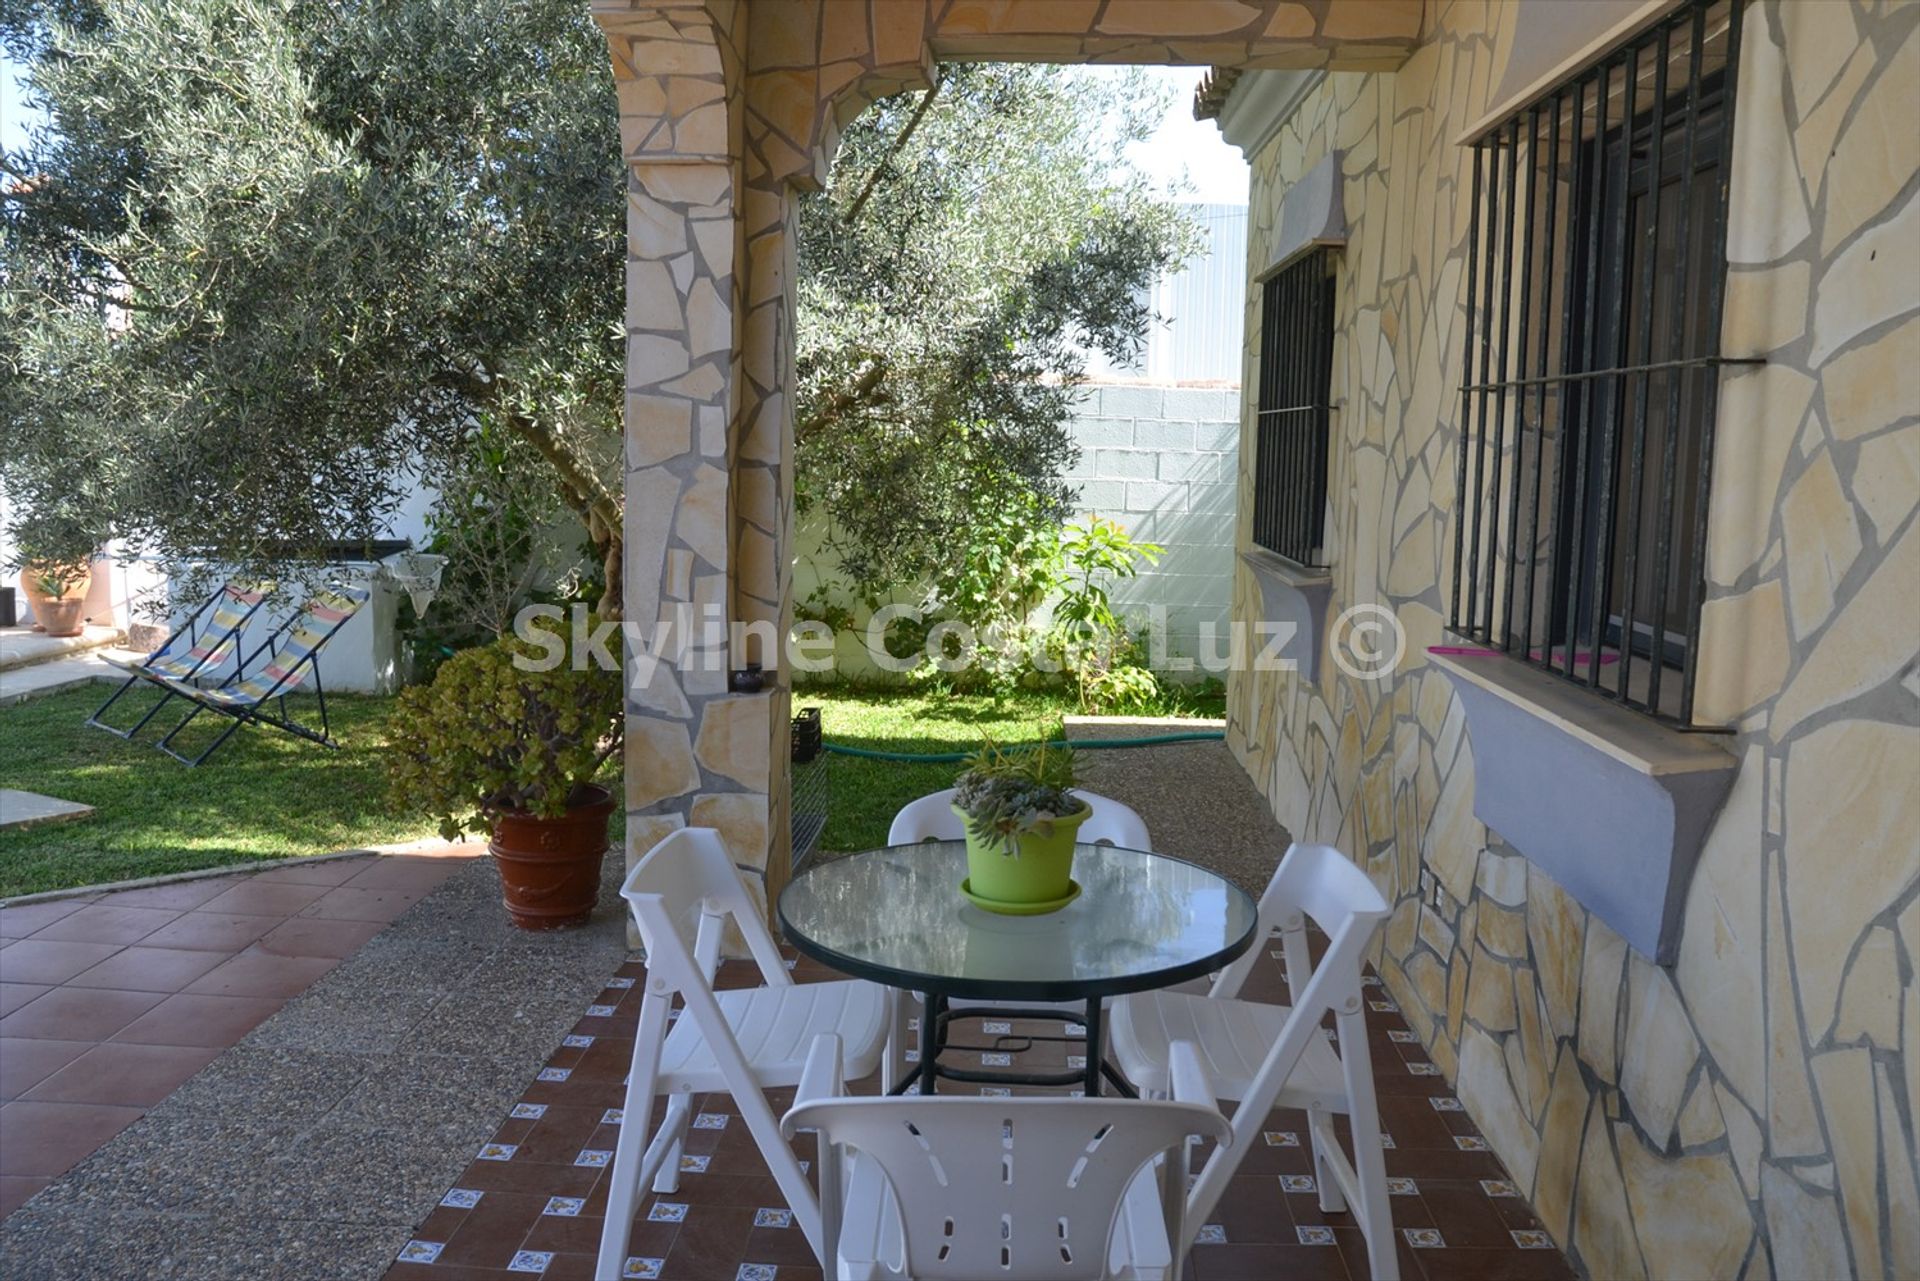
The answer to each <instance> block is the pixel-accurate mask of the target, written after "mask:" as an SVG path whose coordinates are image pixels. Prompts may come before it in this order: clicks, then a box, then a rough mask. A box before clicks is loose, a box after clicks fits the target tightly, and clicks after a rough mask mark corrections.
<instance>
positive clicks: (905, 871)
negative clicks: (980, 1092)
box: [778, 841, 1257, 1095]
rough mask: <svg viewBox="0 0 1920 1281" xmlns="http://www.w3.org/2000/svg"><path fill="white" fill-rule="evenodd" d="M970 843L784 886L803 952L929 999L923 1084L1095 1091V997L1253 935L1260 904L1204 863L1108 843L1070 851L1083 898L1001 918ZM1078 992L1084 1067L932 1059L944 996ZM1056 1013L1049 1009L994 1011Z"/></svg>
mask: <svg viewBox="0 0 1920 1281" xmlns="http://www.w3.org/2000/svg"><path fill="white" fill-rule="evenodd" d="M966 875H967V848H966V843H965V842H964V841H923V842H921V843H919V844H917V845H893V846H887V847H884V848H882V849H876V850H868V851H866V852H865V853H862V854H851V855H848V856H846V857H844V858H838V859H834V860H832V861H830V862H823V863H816V864H814V865H813V866H811V867H809V868H807V869H806V870H805V871H803V872H802V873H801V874H800V875H798V876H796V877H795V878H794V879H793V880H792V881H791V882H789V883H788V885H787V887H786V889H785V890H783V891H782V892H781V894H780V901H779V904H778V914H779V919H780V926H781V929H782V931H783V932H784V933H785V934H786V936H787V939H788V940H789V941H790V942H791V943H792V944H793V945H794V947H795V948H797V949H799V950H800V951H801V952H802V953H804V954H805V955H807V956H810V957H812V958H813V959H814V960H816V961H819V962H821V963H822V964H824V965H828V966H831V967H833V968H834V969H836V970H839V971H841V972H842V973H846V974H851V975H853V976H855V977H856V978H864V979H870V980H872V981H874V982H877V983H884V984H886V985H888V986H889V987H898V988H906V989H910V990H912V991H915V992H919V993H922V994H923V995H924V996H925V997H926V1009H925V1012H924V1014H923V1025H922V1038H921V1042H922V1045H921V1056H920V1063H919V1065H918V1067H917V1068H916V1070H915V1073H914V1075H913V1077H910V1078H909V1079H910V1080H913V1079H917V1080H918V1082H919V1085H920V1089H921V1090H922V1092H924V1093H931V1092H932V1090H933V1082H934V1078H935V1077H936V1076H946V1077H949V1078H951V1079H955V1080H962V1081H972V1080H978V1081H995V1080H1013V1081H1015V1082H1017V1083H1022V1084H1049V1085H1054V1084H1069V1083H1079V1082H1081V1081H1082V1080H1084V1083H1085V1088H1086V1091H1087V1093H1088V1094H1089V1095H1093V1094H1097V1093H1099V1090H1100V1079H1101V1076H1102V1073H1103V1071H1104V1072H1105V1075H1106V1076H1107V1077H1108V1079H1109V1080H1113V1081H1114V1082H1115V1084H1116V1085H1120V1086H1121V1088H1123V1089H1124V1088H1125V1086H1124V1083H1123V1082H1121V1081H1120V1080H1119V1078H1118V1076H1117V1074H1116V1073H1114V1072H1113V1071H1112V1069H1111V1068H1107V1067H1106V1066H1105V1064H1104V1061H1103V1057H1102V1054H1101V1050H1102V1047H1103V1042H1102V1037H1101V1025H1102V1021H1103V1020H1102V1018H1101V1008H1100V1007H1101V1002H1102V1000H1104V999H1105V998H1107V997H1110V996H1118V995H1121V994H1123V993H1127V992H1144V991H1149V990H1151V989H1154V988H1162V987H1170V986H1172V985H1173V984H1175V983H1180V982H1183V981H1185V980H1187V979H1190V978H1194V977H1196V976H1198V975H1203V974H1207V973H1209V972H1211V971H1213V970H1217V969H1219V968H1220V967H1221V966H1223V965H1225V964H1227V963H1228V962H1229V961H1232V960H1233V959H1234V958H1235V957H1237V956H1239V955H1240V954H1241V953H1242V952H1244V951H1246V950H1247V948H1248V947H1250V946H1252V944H1253V937H1254V925H1255V921H1256V919H1257V912H1256V909H1255V906H1254V902H1253V899H1252V898H1251V897H1249V896H1248V894H1247V893H1246V891H1244V890H1242V889H1241V888H1240V887H1239V886H1237V885H1234V884H1233V883H1232V882H1231V881H1228V880H1226V879H1225V878H1224V877H1221V876H1218V875H1216V874H1215V873H1213V872H1210V871H1208V870H1207V869H1205V868H1203V867H1198V866H1196V865H1194V864H1192V863H1188V862H1185V861H1183V860H1181V859H1177V858H1170V857H1168V856H1167V855H1164V854H1153V853H1148V852H1146V851H1144V850H1126V849H1119V848H1116V847H1114V846H1111V845H1078V846H1075V847H1074V858H1073V879H1074V880H1075V881H1076V882H1077V883H1078V884H1079V886H1080V891H1081V892H1080V896H1079V897H1078V898H1076V899H1075V900H1074V901H1073V902H1071V903H1069V904H1067V906H1065V907H1063V908H1061V909H1060V910H1059V911H1057V912H1051V913H1048V914H1046V915H1044V916H1001V915H998V914H996V913H993V912H988V911H985V910H983V909H981V908H978V907H975V906H974V905H973V904H972V903H970V902H968V901H967V900H966V899H965V898H963V897H962V896H961V894H960V882H961V881H962V880H963V879H965V877H966ZM953 997H964V998H969V999H973V1000H1015V1001H1022V1000H1025V1001H1084V1002H1085V1003H1086V1017H1085V1019H1084V1024H1085V1028H1086V1038H1087V1056H1086V1057H1087V1063H1086V1069H1085V1072H1084V1074H1080V1073H1075V1074H1073V1075H1071V1076H1064V1075H1058V1076H1048V1077H1045V1078H1041V1077H1034V1076H1025V1077H1016V1076H1010V1075H1008V1074H987V1073H978V1072H971V1071H963V1070H960V1069H955V1068H948V1067H941V1066H938V1065H937V1061H938V1057H939V1051H940V1049H942V1048H944V1045H945V1029H946V1022H947V1019H948V1018H949V1012H948V1011H947V1009H946V1003H947V1000H948V999H949V998H953ZM993 1013H995V1014H1003V1013H1004V1014H1005V1015H1008V1016H1012V1017H1021V1016H1026V1017H1041V1018H1046V1017H1053V1018H1058V1017H1059V1015H1058V1013H1057V1012H1048V1011H1039V1012H1037V1013H1036V1012H1034V1011H1013V1010H1008V1011H998V1010H995V1011H993Z"/></svg>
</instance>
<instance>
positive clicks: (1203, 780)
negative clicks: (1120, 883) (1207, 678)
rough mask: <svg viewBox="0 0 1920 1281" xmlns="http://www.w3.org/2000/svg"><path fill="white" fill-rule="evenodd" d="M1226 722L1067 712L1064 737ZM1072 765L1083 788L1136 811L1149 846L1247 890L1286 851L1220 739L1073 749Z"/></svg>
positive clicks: (1260, 885)
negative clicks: (1148, 836)
mask: <svg viewBox="0 0 1920 1281" xmlns="http://www.w3.org/2000/svg"><path fill="white" fill-rule="evenodd" d="M1225 728H1226V722H1225V721H1209V720H1164V719H1158V718H1138V717H1096V716H1069V717H1068V718H1067V738H1068V740H1069V741H1075V742H1077V741H1081V740H1085V739H1100V738H1147V737H1151V736H1153V735H1156V734H1172V733H1183V732H1186V731H1190V730H1220V729H1225ZM1079 771H1080V781H1081V782H1082V783H1083V784H1085V785H1086V787H1087V788H1088V790H1090V791H1094V792H1098V793H1100V794H1101V795H1103V796H1111V797H1113V798H1114V799H1115V800H1117V801H1124V802H1126V803H1127V804H1128V805H1131V806H1132V807H1133V808H1134V809H1136V810H1138V811H1139V812H1140V817H1141V818H1143V819H1145V820H1146V822H1147V830H1148V831H1150V832H1152V833H1153V838H1154V845H1155V847H1156V848H1158V849H1159V850H1161V851H1162V852H1164V853H1167V854H1175V855H1178V856H1179V857H1181V858H1184V859H1189V860H1191V861H1193V862H1195V863H1199V864H1201V865H1202V866H1205V867H1209V868H1212V869H1213V870H1214V871H1217V872H1219V873H1220V874H1221V875H1223V876H1226V877H1228V878H1229V879H1230V880H1232V881H1234V882H1235V883H1236V884H1238V885H1239V886H1241V887H1242V888H1243V889H1245V890H1246V891H1247V892H1248V893H1249V894H1253V895H1255V896H1258V895H1259V894H1260V892H1261V891H1262V890H1264V889H1266V887H1267V880H1268V878H1270V877H1271V876H1272V875H1273V869H1274V868H1275V867H1276V866H1278V864H1279V862H1280V856H1281V855H1282V854H1284V853H1285V852H1286V849H1287V843H1288V841H1289V839H1290V838H1289V837H1288V835H1287V832H1286V829H1285V828H1283V827H1281V826H1280V824H1279V823H1278V822H1276V821H1275V820H1274V817H1273V813H1272V811H1270V810H1269V809H1268V808H1267V803H1266V801H1265V800H1264V799H1262V797H1261V795H1260V793H1259V792H1258V791H1256V790H1255V789H1254V786H1253V780H1251V779H1249V778H1248V777H1247V774H1246V771H1245V770H1243V769H1241V768H1240V764H1239V762H1238V761H1236V760H1234V759H1233V753H1231V752H1229V751H1228V750H1227V745H1226V744H1225V743H1222V742H1200V743H1166V744H1162V745H1159V746H1155V747H1129V748H1120V749H1115V750H1089V751H1084V752H1082V753H1080V761H1079Z"/></svg>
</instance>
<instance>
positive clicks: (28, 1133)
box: [0, 1101, 142, 1177]
mask: <svg viewBox="0 0 1920 1281" xmlns="http://www.w3.org/2000/svg"><path fill="white" fill-rule="evenodd" d="M141 1112H142V1109H140V1108H120V1107H102V1106H100V1105H98V1104H93V1103H26V1102H19V1101H16V1102H13V1103H0V1174H13V1175H28V1176H41V1177H52V1176H56V1175H61V1174H65V1173H66V1172H67V1171H68V1170H70V1169H72V1168H73V1167H74V1166H75V1165H76V1164H77V1163H78V1162H79V1161H80V1160H81V1159H82V1158H84V1157H85V1156H86V1155H87V1154H88V1153H90V1152H92V1151H93V1150H94V1149H95V1148H97V1147H99V1146H100V1145H101V1144H102V1143H105V1142H106V1141H107V1140H108V1139H110V1138H112V1137H113V1136H114V1135H116V1134H118V1133H120V1131H122V1130H124V1129H125V1128H126V1127H127V1126H129V1125H131V1124H132V1123H133V1122H134V1121H136V1120H138V1119H139V1118H140V1116H141Z"/></svg>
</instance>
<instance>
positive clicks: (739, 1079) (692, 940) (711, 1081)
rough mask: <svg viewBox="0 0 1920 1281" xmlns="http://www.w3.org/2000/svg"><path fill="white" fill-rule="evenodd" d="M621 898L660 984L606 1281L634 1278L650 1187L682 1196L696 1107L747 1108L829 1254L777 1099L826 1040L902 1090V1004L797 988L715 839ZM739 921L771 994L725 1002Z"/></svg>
mask: <svg viewBox="0 0 1920 1281" xmlns="http://www.w3.org/2000/svg"><path fill="white" fill-rule="evenodd" d="M620 893H621V894H622V895H623V896H625V898H626V900H627V903H628V905H629V906H630V907H631V908H632V910H633V919H634V923H635V924H636V925H637V926H638V927H639V929H640V938H641V941H642V942H643V943H644V944H645V946H646V949H647V975H646V985H645V987H644V988H643V989H642V994H641V1003H640V1028H639V1033H638V1035H637V1036H636V1038H635V1040H634V1046H633V1067H632V1070H631V1072H630V1073H629V1075H628V1077H627V1094H626V1107H625V1113H624V1115H625V1118H626V1119H625V1121H624V1123H623V1124H622V1125H621V1127H620V1138H619V1140H618V1142H617V1143H616V1144H615V1147H614V1157H613V1168H612V1174H611V1177H610V1179H609V1193H608V1199H607V1220H606V1226H605V1228H604V1230H603V1231H602V1233H601V1236H600V1259H599V1263H598V1265H597V1267H596V1268H595V1272H594V1275H595V1276H596V1277H598V1278H601V1279H602V1281H615V1279H616V1278H618V1277H620V1275H621V1270H622V1268H623V1267H624V1266H625V1262H626V1249H627V1239H628V1233H629V1229H630V1227H631V1225H632V1221H633V1215H634V1213H635V1211H636V1210H638V1209H639V1205H640V1200H641V1197H642V1196H643V1195H644V1193H643V1192H642V1188H643V1187H644V1185H645V1184H646V1183H647V1182H648V1181H649V1180H652V1181H653V1186H654V1190H655V1191H659V1192H670V1191H673V1190H674V1188H675V1187H676V1185H677V1182H678V1179H679V1172H680V1155H681V1147H682V1145H683V1143H684V1140H685V1138H686V1133H687V1126H688V1121H689V1117H690V1113H691V1112H692V1106H691V1105H692V1096H693V1095H694V1094H696V1093H708V1092H716V1091H726V1092H727V1093H729V1094H731V1095H732V1096H733V1099H734V1101H735V1103H736V1104H737V1105H738V1106H739V1108H740V1116H741V1119H742V1120H743V1121H744V1122H745V1123H746V1126H747V1129H748V1131H749V1132H750V1133H751V1134H752V1135H753V1139H754V1142H755V1143H757V1144H758V1145H759V1147H760V1154H761V1155H762V1156H763V1157H765V1158H766V1162H767V1165H768V1166H769V1167H770V1168H771V1170H772V1172H773V1177H774V1179H775V1181H776V1182H778V1183H779V1185H780V1191H781V1193H782V1194H783V1195H784V1196H785V1197H786V1201H787V1204H788V1206H789V1207H791V1208H792V1210H793V1214H794V1221H795V1223H796V1224H797V1225H798V1226H799V1227H800V1228H801V1230H802V1231H804V1232H805V1233H806V1235H807V1239H808V1240H809V1241H810V1242H811V1243H813V1245H814V1246H815V1248H816V1249H817V1248H818V1247H819V1245H820V1210H819V1201H818V1199H817V1198H816V1197H815V1196H814V1194H813V1190H812V1188H811V1187H810V1186H809V1185H808V1183H807V1179H806V1174H805V1172H804V1171H802V1170H801V1168H800V1163H799V1161H798V1160H797V1159H795V1157H794V1155H793V1149H792V1148H791V1147H790V1146H789V1145H788V1144H787V1143H785V1142H783V1141H782V1140H781V1138H780V1125H779V1122H778V1120H777V1119H776V1118H775V1116H774V1114H773V1109H772V1107H771V1106H770V1105H769V1104H768V1103H767V1098H766V1095H765V1093H764V1091H765V1090H767V1089H770V1088H775V1087H780V1086H791V1085H798V1084H799V1082H800V1078H801V1075H802V1072H803V1070H804V1069H805V1067H806V1060H807V1055H808V1053H809V1051H810V1049H811V1047H812V1045H813V1040H814V1038H815V1037H816V1036H820V1035H823V1034H831V1035H833V1036H835V1037H838V1038H839V1039H840V1041H841V1043H843V1044H844V1045H845V1046H846V1047H847V1058H848V1070H849V1071H850V1072H851V1073H852V1074H853V1076H854V1077H855V1078H858V1077H861V1076H865V1075H866V1074H867V1073H869V1072H871V1071H873V1069H874V1066H875V1064H877V1063H880V1062H881V1061H882V1059H883V1058H884V1060H885V1065H886V1070H885V1076H886V1078H887V1079H886V1084H887V1085H889V1086H891V1084H892V1083H893V1082H892V1078H893V1075H894V1072H893V1068H894V1062H895V1058H896V1057H897V1056H896V1055H894V1054H887V1053H885V1051H886V1049H887V1042H888V1034H889V1032H890V1031H891V1030H892V1028H893V1027H894V1026H895V1024H896V1022H897V1021H898V994H897V993H895V992H894V991H893V990H892V989H891V988H885V987H881V986H879V985H877V984H873V983H867V982H864V981H861V980H856V979H844V980H840V981H836V982H825V983H800V984H796V983H795V982H794V981H793V978H792V976H791V975H790V974H788V973H787V967H786V963H785V960H784V959H783V958H782V957H781V955H780V950H779V948H778V946H776V944H775V943H774V940H773V935H772V934H771V933H770V932H769V931H768V929H767V925H766V921H765V920H764V919H763V918H762V916H761V914H760V911H759V909H758V907H757V906H756V905H755V903H754V901H753V899H752V897H751V896H749V895H748V893H747V890H746V887H745V886H744V885H743V884H741V881H740V877H739V874H738V873H737V872H736V871H735V870H734V866H733V860H732V859H731V858H730V857H728V855H727V848H726V844H725V843H724V842H723V841H722V840H721V838H720V834H719V833H718V832H715V831H713V830H712V829H711V828H704V827H688V828H682V829H680V830H679V831H676V832H673V833H671V834H670V835H668V836H667V837H666V838H665V839H664V840H662V841H661V842H660V843H659V844H658V845H655V846H654V847H653V848H652V849H651V850H649V851H648V852H647V855H646V857H645V858H643V859H641V860H640V862H639V864H638V865H637V866H636V867H635V868H634V869H633V871H632V872H631V873H630V874H629V875H628V877H627V881H626V884H625V885H624V886H623V887H622V888H621V891H620ZM729 919H731V921H732V922H733V924H734V926H735V927H736V928H737V929H738V930H739V931H740V936H741V937H742V938H743V939H745V941H746V944H747V949H748V951H749V952H750V953H751V954H752V957H753V960H754V962H755V964H757V965H758V966H759V968H760V974H761V978H762V979H763V980H764V982H765V986H763V987H755V988H740V989H734V990H729V991H724V992H716V991H715V990H714V988H713V976H714V972H715V970H716V968H717V967H718V965H719V957H720V945H721V940H722V937H723V935H724V933H725V930H726V925H727V922H728V921H729ZM675 996H678V997H680V999H681V1000H682V1002H684V1008H683V1009H682V1011H681V1014H680V1017H679V1019H678V1020H677V1022H676V1021H673V1020H672V1019H670V1017H669V1016H670V1014H671V1013H672V1008H673V999H674V997H675ZM670 1023H671V1024H672V1026H671V1029H669V1024H670ZM662 1094H664V1095H667V1096H669V1097H668V1101H667V1110H666V1115H665V1118H664V1119H663V1120H662V1121H661V1123H660V1128H659V1129H658V1130H657V1131H656V1132H655V1133H654V1134H653V1136H652V1139H651V1141H650V1142H648V1141H647V1128H648V1121H649V1120H650V1119H651V1117H652V1116H653V1104H654V1100H655V1099H656V1098H657V1097H659V1096H660V1095H662Z"/></svg>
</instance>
